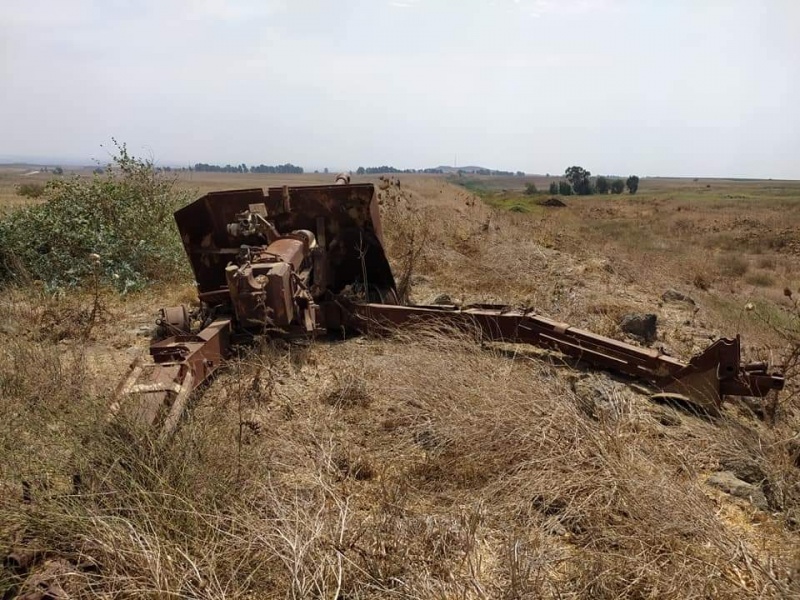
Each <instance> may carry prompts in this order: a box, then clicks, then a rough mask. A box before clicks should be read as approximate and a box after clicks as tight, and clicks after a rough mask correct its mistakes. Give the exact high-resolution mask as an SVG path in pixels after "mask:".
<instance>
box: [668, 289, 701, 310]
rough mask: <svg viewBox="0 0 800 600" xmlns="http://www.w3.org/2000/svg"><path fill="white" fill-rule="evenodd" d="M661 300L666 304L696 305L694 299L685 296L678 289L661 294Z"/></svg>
mask: <svg viewBox="0 0 800 600" xmlns="http://www.w3.org/2000/svg"><path fill="white" fill-rule="evenodd" d="M661 299H662V300H663V301H664V302H686V303H687V304H691V305H692V306H694V305H695V304H696V302H695V301H694V298H692V297H691V296H688V295H686V294H684V293H683V292H679V291H678V290H676V289H668V290H667V291H666V292H664V293H663V294H661Z"/></svg>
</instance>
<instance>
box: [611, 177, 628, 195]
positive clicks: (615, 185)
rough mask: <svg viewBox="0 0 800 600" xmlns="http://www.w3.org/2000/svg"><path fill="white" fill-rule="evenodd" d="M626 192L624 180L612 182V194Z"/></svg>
mask: <svg viewBox="0 0 800 600" xmlns="http://www.w3.org/2000/svg"><path fill="white" fill-rule="evenodd" d="M624 190H625V182H624V181H622V179H615V180H614V181H612V182H611V193H612V194H621V193H622V192H623V191H624Z"/></svg>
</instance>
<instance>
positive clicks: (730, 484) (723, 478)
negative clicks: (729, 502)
mask: <svg viewBox="0 0 800 600" xmlns="http://www.w3.org/2000/svg"><path fill="white" fill-rule="evenodd" d="M706 483H708V485H710V486H713V487H715V488H718V489H720V490H722V491H723V492H725V493H727V494H730V495H731V496H736V497H737V498H743V499H745V500H748V501H749V502H750V503H751V504H752V505H753V506H755V507H756V508H758V509H760V510H768V509H769V506H768V505H767V498H766V497H765V496H764V492H762V491H761V488H760V487H758V486H755V485H751V484H749V483H747V482H746V481H742V480H741V479H739V478H738V477H736V475H734V474H733V473H732V472H731V471H720V472H718V473H714V474H713V475H711V477H709V478H708V479H707V480H706Z"/></svg>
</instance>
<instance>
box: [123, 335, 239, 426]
mask: <svg viewBox="0 0 800 600" xmlns="http://www.w3.org/2000/svg"><path fill="white" fill-rule="evenodd" d="M230 334H231V320H230V319H217V320H215V321H214V322H213V323H211V324H210V325H209V326H208V327H206V328H204V329H203V330H201V331H200V332H199V333H198V334H197V335H192V334H180V335H175V336H170V337H168V338H166V339H164V340H161V341H158V342H154V343H153V344H151V346H150V356H151V359H152V362H151V363H146V362H144V360H143V359H141V358H139V359H137V360H135V361H134V362H133V364H131V366H130V367H129V370H128V374H127V376H126V377H125V378H124V379H123V381H122V382H121V383H120V384H119V386H118V388H117V391H116V393H115V401H114V403H113V404H112V406H111V414H112V416H116V415H119V414H124V415H125V417H126V418H128V419H130V420H132V421H134V422H136V423H138V424H140V425H144V426H147V427H151V428H154V429H159V430H160V437H162V438H168V437H169V436H170V435H172V433H173V432H174V430H175V427H177V425H178V422H179V421H180V418H181V416H182V415H183V412H184V410H185V409H186V403H187V402H188V399H189V395H190V394H191V392H192V391H193V390H194V389H195V388H197V386H199V385H200V384H202V383H203V382H204V381H205V380H206V379H208V378H209V377H210V376H211V374H212V373H214V371H216V370H217V369H218V368H219V366H220V365H221V364H222V362H223V361H224V360H225V358H226V357H227V355H228V352H229V350H230Z"/></svg>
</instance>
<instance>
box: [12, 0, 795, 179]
mask: <svg viewBox="0 0 800 600" xmlns="http://www.w3.org/2000/svg"><path fill="white" fill-rule="evenodd" d="M112 136H113V137H116V138H117V139H118V140H120V141H124V142H126V143H127V144H128V147H129V148H130V149H131V150H132V151H133V152H134V153H138V154H146V155H148V156H152V157H154V158H155V159H156V160H157V161H158V162H160V163H162V164H179V165H180V164H193V163H195V162H208V163H222V164H224V163H232V164H238V163H241V162H245V163H247V164H250V165H251V164H258V163H265V164H276V163H284V162H292V163H294V164H298V165H301V166H303V167H305V168H306V169H307V170H313V169H317V168H318V169H322V168H323V167H326V166H327V167H329V168H331V169H332V170H333V169H344V168H347V169H355V168H356V167H358V166H359V165H363V166H377V165H383V164H388V165H393V166H396V167H398V168H422V167H432V166H437V165H440V164H448V165H452V164H453V163H454V160H455V159H456V156H457V161H458V164H460V165H469V164H473V165H481V166H486V167H490V168H497V169H506V170H523V171H526V172H529V173H546V172H550V173H562V172H563V171H564V169H565V168H566V167H568V166H570V165H573V164H578V165H581V166H583V167H585V168H587V169H589V170H590V171H592V173H596V174H597V173H603V174H623V175H624V174H630V173H636V174H639V175H664V176H669V175H675V176H738V177H774V178H794V179H800V0H761V1H759V0H750V1H737V0H728V1H714V0H691V1H690V0H685V1H683V0H650V1H647V0H637V1H634V0H462V1H460V2H456V1H447V2H446V1H444V0H388V1H387V0H372V1H360V2H358V1H350V0H341V1H339V2H323V1H321V0H229V1H226V0H0V159H3V160H6V161H7V160H9V159H11V158H18V157H25V158H36V157H38V158H41V159H49V158H51V157H57V158H59V159H61V160H64V159H72V160H76V161H85V162H87V163H88V162H90V159H91V158H97V159H100V160H102V161H105V159H106V158H107V155H106V151H105V150H104V149H103V148H101V144H105V145H108V144H109V143H110V138H111V137H112Z"/></svg>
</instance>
